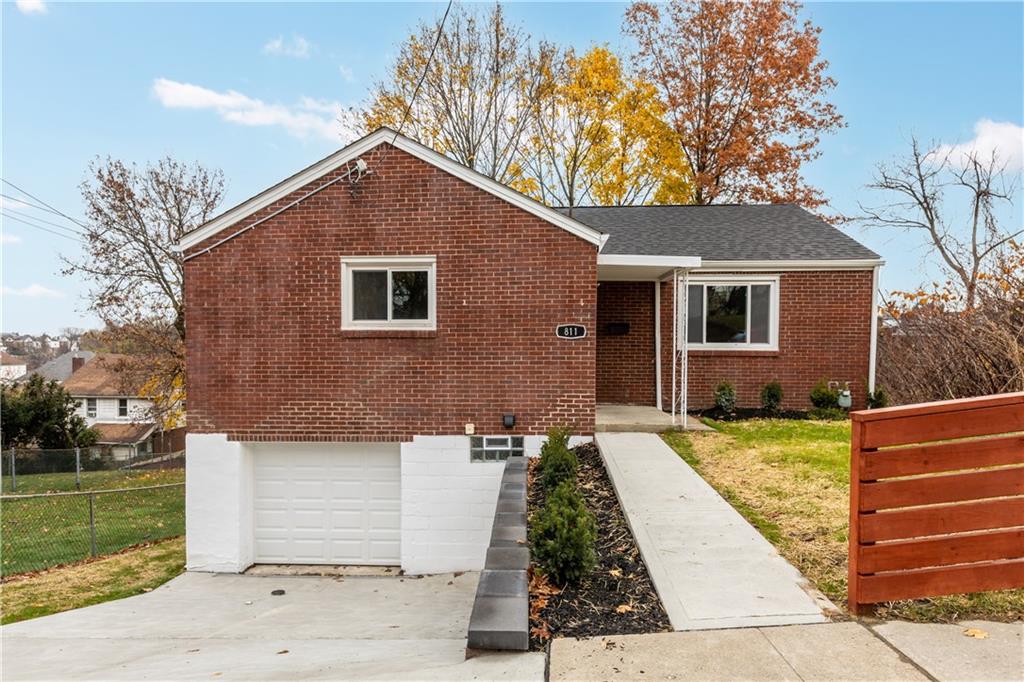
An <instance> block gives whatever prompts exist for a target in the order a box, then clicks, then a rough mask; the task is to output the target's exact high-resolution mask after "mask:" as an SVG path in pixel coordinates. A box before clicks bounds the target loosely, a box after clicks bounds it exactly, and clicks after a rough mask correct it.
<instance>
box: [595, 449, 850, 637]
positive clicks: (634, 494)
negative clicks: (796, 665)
mask: <svg viewBox="0 0 1024 682" xmlns="http://www.w3.org/2000/svg"><path fill="white" fill-rule="evenodd" d="M595 440H596V441H597V445H598V447H599V448H600V450H601V456H602V457H603V458H604V462H605V466H606V468H607V469H608V474H609V476H610V477H611V480H612V484H613V485H614V486H615V492H616V494H617V495H618V498H619V502H620V504H621V505H622V510H623V513H624V514H625V516H626V520H627V521H628V523H629V525H630V528H631V529H632V531H633V535H634V537H635V538H636V541H637V545H638V546H639V548H640V553H641V554H642V555H643V558H644V562H645V563H646V564H647V569H648V571H649V572H650V574H651V579H652V580H653V582H654V587H655V589H656V590H657V591H658V595H659V596H660V597H661V601H662V603H663V604H664V605H665V610H666V611H667V612H668V617H669V620H670V621H671V622H672V627H673V628H674V629H676V630H703V629H715V628H736V627H756V626H762V625H789V624H795V623H819V622H823V621H825V620H826V617H825V615H824V614H823V612H822V609H821V604H820V603H819V602H816V601H815V599H813V598H812V597H811V596H810V595H809V594H808V592H807V591H805V589H804V588H805V587H807V586H808V585H807V581H806V579H805V578H804V577H803V576H802V575H800V573H799V572H798V571H797V570H796V569H795V568H793V567H792V566H791V565H790V564H789V563H788V562H787V561H786V560H785V559H783V558H782V557H781V556H779V554H778V552H776V551H775V548H774V547H772V545H771V543H769V542H768V541H767V540H765V539H764V537H762V536H761V534H760V533H759V532H758V531H757V530H756V529H755V528H754V527H753V526H751V525H750V524H749V523H747V521H746V520H745V519H744V518H743V517H742V516H740V514H739V513H738V512H737V511H736V510H734V509H733V508H732V506H730V505H729V503H728V502H726V501H725V500H724V499H722V497H721V496H720V495H719V494H718V493H717V492H715V490H714V489H713V488H712V487H711V486H710V485H708V484H707V483H706V482H705V481H704V480H703V479H702V478H701V477H700V476H698V475H697V474H696V472H694V471H693V469H691V468H690V467H689V466H688V465H687V464H686V463H685V462H683V460H682V459H680V458H679V456H678V455H676V453H675V452H673V451H672V449H671V448H669V447H668V446H667V445H666V444H665V443H664V441H662V440H661V438H660V437H658V436H657V435H655V434H647V433H598V434H597V436H596V438H595ZM822 602H823V605H824V606H826V607H829V606H831V605H830V604H828V603H827V601H824V598H822Z"/></svg>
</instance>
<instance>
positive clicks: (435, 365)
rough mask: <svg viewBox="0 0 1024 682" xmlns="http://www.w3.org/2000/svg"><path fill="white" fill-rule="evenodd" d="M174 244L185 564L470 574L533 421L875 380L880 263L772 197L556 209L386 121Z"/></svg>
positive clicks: (857, 386) (578, 422)
mask: <svg viewBox="0 0 1024 682" xmlns="http://www.w3.org/2000/svg"><path fill="white" fill-rule="evenodd" d="M181 248H182V251H183V255H184V259H185V301H186V309H187V310H188V320H187V323H188V334H187V346H188V376H189V389H188V390H189V397H188V401H189V404H188V410H189V423H188V429H189V435H188V439H187V451H188V467H187V477H188V486H187V523H188V535H187V543H188V567H189V568H190V569H193V570H211V571H241V570H244V569H245V568H246V567H248V566H249V565H251V564H252V563H328V564H345V563H355V564H386V565H401V566H402V568H403V569H405V570H406V571H407V572H410V573H429V572H439V571H448V570H467V569H478V568H480V567H481V566H482V564H483V558H484V551H485V548H486V545H487V541H488V538H489V535H490V529H491V521H492V518H493V514H494V501H495V499H496V495H497V487H498V485H499V480H500V476H501V470H502V463H501V460H502V459H503V458H504V457H505V456H507V455H508V454H509V453H517V452H525V453H527V454H532V453H535V452H536V451H537V450H538V449H539V446H540V444H541V442H542V441H543V434H544V432H545V431H546V429H547V428H548V427H550V426H553V425H571V426H573V428H574V429H575V431H576V432H577V433H578V434H579V436H577V438H586V437H588V436H589V435H591V434H592V433H593V431H594V428H595V416H596V413H597V411H598V404H599V403H627V404H636V405H648V406H651V407H652V408H654V407H657V408H661V409H662V410H664V411H666V412H671V413H679V412H680V411H685V409H686V408H687V407H689V408H693V407H697V406H702V405H707V404H708V402H709V401H710V395H711V390H712V388H713V385H714V384H715V383H717V382H718V381H719V380H720V379H723V378H724V379H729V380H731V381H733V382H734V383H735V384H736V385H737V387H738V389H739V394H740V398H741V401H742V402H743V403H756V401H757V399H758V398H757V395H758V392H759V391H760V387H761V386H762V385H763V384H764V383H765V382H767V381H771V380H779V381H781V382H782V383H783V386H784V388H785V391H786V396H787V404H788V405H789V406H793V407H798V406H802V405H803V404H804V402H805V401H806V395H807V392H808V391H809V390H810V388H811V386H812V385H813V383H814V382H815V381H817V379H818V378H820V377H822V376H825V377H828V378H829V379H834V380H841V381H849V382H850V385H851V388H853V389H854V396H855V404H863V401H864V387H865V386H868V385H871V384H872V382H873V356H874V341H873V339H874V324H875V323H874V316H873V314H872V310H873V296H874V293H873V292H874V291H875V289H876V287H875V286H874V282H875V281H876V280H875V278H876V277H877V270H878V267H879V266H880V264H881V261H880V260H879V259H878V256H877V255H876V254H874V253H872V252H871V251H869V250H867V249H865V248H864V247H863V246H861V245H859V244H857V243H856V242H855V241H853V240H852V239H850V238H849V237H846V236H845V235H843V234H842V233H840V232H839V231H837V230H835V229H834V228H832V227H830V226H828V225H827V224H825V223H823V222H822V221H820V220H818V219H817V218H815V217H813V216H811V215H810V214H808V213H806V212H804V211H802V210H801V209H799V208H796V207H792V206H716V207H636V208H628V207H621V208H577V209H574V210H573V211H572V212H571V213H570V212H569V211H562V210H555V209H551V208H548V207H546V206H543V205H541V204H538V203H536V202H534V201H532V200H530V199H528V198H526V197H525V196H523V195H521V194H519V193H517V192H515V191H513V190H511V189H509V188H508V187H505V186H503V185H500V184H498V183H496V182H494V181H493V180H491V179H489V178H486V177H484V176H482V175H480V174H478V173H476V172H474V171H472V170H470V169H468V168H466V167H464V166H461V165H459V164H458V163H456V162H453V161H452V160H450V159H448V158H447V157H444V156H442V155H440V154H438V153H436V152H434V151H433V150H430V149H427V148H426V147H423V146H422V145H420V144H418V143H416V142H414V141H412V140H409V139H408V138H405V137H403V136H401V135H398V134H397V133H395V132H394V131H390V130H387V129H381V130H378V131H377V132H375V133H373V134H371V135H368V136H366V137H364V138H362V139H361V140H359V141H357V142H355V143H353V144H351V145H349V146H348V147H345V148H344V149H342V150H340V151H338V152H336V153H335V154H333V155H331V156H329V157H327V158H326V159H324V160H322V161H320V162H318V163H316V164H314V165H313V166H310V167H309V168H307V169H305V170H303V171H301V172H299V173H298V174H296V175H293V176H292V177H290V178H288V179H286V180H284V181H282V182H281V183H279V184H278V185H275V186H274V187H271V188H270V189H268V190H266V191H264V192H263V193H261V194H259V195H257V196H255V197H253V198H252V199H249V200H248V201H246V202H244V203H242V204H240V205H239V206H236V207H234V208H232V209H230V210H228V211H227V212H225V213H224V214H222V215H221V216H219V217H218V218H215V219H213V220H211V221H210V222H208V223H206V224H205V225H203V226H201V227H199V228H197V229H196V230H194V231H192V232H190V233H188V234H187V235H185V236H184V237H183V239H182V241H181ZM673 283H676V284H675V285H674V284H673Z"/></svg>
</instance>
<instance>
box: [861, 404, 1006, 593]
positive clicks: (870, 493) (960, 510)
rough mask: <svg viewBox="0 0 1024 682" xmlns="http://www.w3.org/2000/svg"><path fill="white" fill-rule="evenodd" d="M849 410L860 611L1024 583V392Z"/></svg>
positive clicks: (1000, 588) (999, 588)
mask: <svg viewBox="0 0 1024 682" xmlns="http://www.w3.org/2000/svg"><path fill="white" fill-rule="evenodd" d="M850 416H851V418H852V420H853V432H852V442H851V449H850V562H849V564H850V568H849V586H848V590H849V595H848V596H849V606H850V610H851V611H852V612H854V613H863V612H865V611H866V610H867V609H868V607H869V605H870V604H876V603H879V602H885V601H895V600H899V599H919V598H922V597H931V596H939V595H944V594H959V593H965V592H982V591H987V590H1002V589H1012V588H1017V587H1024V393H1008V394H1004V395H996V396H988V397H984V398H968V399H964V400H948V401H943V402H937V403H925V404H922V405H907V406H902V407H892V408H885V409H881V410H869V411H863V412H853V413H852V414H851V415H850Z"/></svg>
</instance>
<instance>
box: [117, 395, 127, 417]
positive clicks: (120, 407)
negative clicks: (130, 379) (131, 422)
mask: <svg viewBox="0 0 1024 682" xmlns="http://www.w3.org/2000/svg"><path fill="white" fill-rule="evenodd" d="M117 416H118V417H127V416H128V398H118V399H117Z"/></svg>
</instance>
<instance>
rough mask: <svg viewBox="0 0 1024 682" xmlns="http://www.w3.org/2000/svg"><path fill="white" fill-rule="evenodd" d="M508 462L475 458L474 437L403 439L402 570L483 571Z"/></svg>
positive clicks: (426, 571)
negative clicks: (471, 445)
mask: <svg viewBox="0 0 1024 682" xmlns="http://www.w3.org/2000/svg"><path fill="white" fill-rule="evenodd" d="M504 467H505V463H504V462H471V461H470V458H469V436H415V437H414V438H413V440H412V442H411V443H402V568H403V569H404V570H405V572H406V573H411V574H424V573H443V572H447V571H477V570H480V569H482V568H483V566H484V556H485V555H486V553H487V545H488V544H489V542H490V538H491V526H492V524H493V521H494V507H495V505H496V504H497V501H498V487H499V486H500V485H501V473H502V471H503V470H504Z"/></svg>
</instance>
